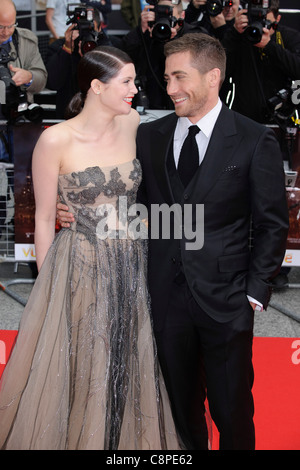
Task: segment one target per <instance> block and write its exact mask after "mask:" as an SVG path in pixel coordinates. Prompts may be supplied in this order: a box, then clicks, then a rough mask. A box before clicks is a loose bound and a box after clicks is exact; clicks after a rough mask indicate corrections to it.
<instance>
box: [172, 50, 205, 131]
mask: <svg viewBox="0 0 300 470" xmlns="http://www.w3.org/2000/svg"><path fill="white" fill-rule="evenodd" d="M165 79H166V82H167V93H168V95H169V96H170V98H171V99H172V101H173V103H174V106H175V112H176V114H177V116H181V117H182V116H186V117H188V118H190V120H191V122H194V123H195V122H197V121H198V120H199V119H200V118H201V117H202V116H203V115H204V114H205V113H206V111H205V110H206V108H207V106H206V105H207V102H208V97H209V91H210V90H209V84H208V73H206V74H201V73H200V72H199V71H198V70H197V69H196V68H195V67H193V66H192V65H191V56H190V52H179V53H176V54H172V55H170V56H169V57H167V58H166V66H165Z"/></svg>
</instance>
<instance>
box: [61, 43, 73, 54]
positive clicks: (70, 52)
mask: <svg viewBox="0 0 300 470" xmlns="http://www.w3.org/2000/svg"><path fill="white" fill-rule="evenodd" d="M62 49H63V50H64V51H65V52H67V53H68V54H72V49H71V48H70V47H68V46H66V45H65V44H64V45H63V46H62Z"/></svg>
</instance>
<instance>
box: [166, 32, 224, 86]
mask: <svg viewBox="0 0 300 470" xmlns="http://www.w3.org/2000/svg"><path fill="white" fill-rule="evenodd" d="M164 50H165V56H166V57H168V56H170V55H172V54H176V53H180V52H190V54H191V57H192V61H193V64H192V65H193V67H195V68H196V69H198V70H199V72H200V73H202V74H205V73H207V72H209V71H210V70H212V69H214V68H218V69H220V72H221V74H220V81H221V83H220V85H221V84H222V83H223V81H224V79H225V72H226V53H225V49H224V47H223V46H222V44H221V43H220V41H218V39H215V38H213V37H211V36H209V35H208V34H203V33H189V34H184V35H183V36H181V37H180V38H178V39H174V40H173V41H170V42H168V43H166V45H165V49H164Z"/></svg>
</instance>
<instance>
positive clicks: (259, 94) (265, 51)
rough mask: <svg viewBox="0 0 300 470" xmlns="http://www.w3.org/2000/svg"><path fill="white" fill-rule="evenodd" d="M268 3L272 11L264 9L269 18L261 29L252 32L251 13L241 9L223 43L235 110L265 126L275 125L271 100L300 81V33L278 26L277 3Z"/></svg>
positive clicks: (262, 22) (279, 17) (272, 1)
mask: <svg viewBox="0 0 300 470" xmlns="http://www.w3.org/2000/svg"><path fill="white" fill-rule="evenodd" d="M252 3H255V4H257V3H260V2H257V0H256V1H255V2H253V0H252ZM261 3H262V2H261ZM269 3H270V4H269V8H266V9H263V8H262V9H261V10H263V11H265V15H266V21H261V28H259V27H256V26H255V27H253V28H252V29H251V28H250V29H249V28H248V26H249V17H248V10H246V9H241V10H240V11H239V12H238V14H237V15H236V18H235V22H234V27H232V28H230V29H229V30H228V31H227V32H226V33H225V35H224V38H223V40H222V43H223V45H224V47H225V49H226V53H227V80H229V78H230V77H231V78H232V80H233V82H234V84H235V96H234V101H233V104H232V109H234V110H236V111H238V112H240V113H241V114H244V115H246V116H248V117H250V118H252V119H254V120H255V121H257V122H260V123H265V124H268V123H274V122H276V116H275V115H274V112H273V109H272V107H270V104H269V100H270V99H272V98H273V97H274V96H275V95H276V94H277V93H278V92H279V91H280V90H282V89H287V90H289V89H290V88H291V83H292V80H299V78H300V33H299V32H298V31H296V30H293V29H291V28H288V27H285V26H282V25H281V24H280V23H279V22H280V19H281V15H280V14H279V1H278V0H271V1H270V2H269ZM250 4H251V1H250V2H249V5H250ZM251 20H252V19H251ZM251 24H252V23H251V22H250V25H251ZM258 26H259V25H258ZM266 26H267V27H266ZM260 29H261V35H260V36H259V30H260ZM255 34H258V37H257V39H256V38H255V37H253V35H254V36H255ZM256 41H257V42H256ZM223 92H224V88H223ZM221 94H222V93H221ZM223 98H224V101H225V96H223Z"/></svg>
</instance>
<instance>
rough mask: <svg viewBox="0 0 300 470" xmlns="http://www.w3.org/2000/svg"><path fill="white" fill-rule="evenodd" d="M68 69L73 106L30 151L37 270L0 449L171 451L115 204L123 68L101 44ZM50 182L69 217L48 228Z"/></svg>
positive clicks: (128, 95) (131, 239)
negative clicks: (73, 79)
mask: <svg viewBox="0 0 300 470" xmlns="http://www.w3.org/2000/svg"><path fill="white" fill-rule="evenodd" d="M78 76H79V86H80V90H81V93H79V94H78V95H76V96H75V97H74V100H73V102H72V103H71V109H72V112H73V111H74V110H75V113H74V114H76V109H77V108H78V107H79V110H80V112H79V114H77V115H76V116H75V117H73V118H71V119H68V120H67V121H64V122H62V123H59V124H57V125H55V126H53V127H51V128H49V129H47V130H45V131H44V132H43V134H42V135H41V137H40V139H39V141H38V143H37V145H36V148H35V151H34V154H33V180H34V190H35V198H36V232H35V242H36V256H37V265H38V269H39V275H38V278H37V280H36V282H35V285H34V287H33V290H32V293H31V296H30V299H29V301H28V304H27V306H26V307H25V310H24V313H23V316H22V319H21V323H20V328H19V333H18V337H17V342H16V345H15V347H14V348H13V351H12V354H11V357H10V359H9V361H8V364H7V366H6V368H5V371H4V373H3V376H2V379H1V383H0V448H2V449H19V450H20V449H21V450H25V449H50V450H59V449H62V450H64V449H65V450H66V449H112V450H116V449H130V450H134V449H179V446H178V441H177V437H176V432H175V429H174V424H173V420H172V416H171V411H170V406H169V402H168V398H167V394H166V390H165V385H164V382H163V380H162V377H161V373H160V369H159V365H158V362H157V356H156V349H155V343H154V340H153V333H152V325H151V320H150V313H149V298H148V292H147V287H146V254H147V253H146V250H147V246H146V243H147V242H146V240H145V239H143V237H142V236H140V237H137V236H134V234H133V233H131V234H130V233H129V232H130V230H128V228H129V227H130V222H132V219H130V218H125V216H127V213H126V211H125V212H124V210H123V209H122V210H121V206H122V204H123V206H122V207H123V208H124V203H125V202H127V206H128V208H129V207H131V205H132V204H134V202H135V197H136V192H137V189H138V186H139V183H140V180H141V169H140V166H139V163H138V161H137V160H136V159H135V158H134V157H135V135H136V129H137V126H138V124H139V117H138V114H137V113H136V112H135V111H134V110H132V109H131V100H132V97H133V95H134V94H135V93H136V91H137V90H136V88H135V85H134V78H135V71H134V66H133V64H132V63H131V61H130V59H129V58H128V57H127V56H126V55H125V54H124V53H123V52H122V51H119V50H117V49H114V48H110V47H102V48H97V49H95V50H94V51H92V52H89V53H88V54H86V55H85V56H84V57H83V58H82V60H81V63H80V66H79V70H78ZM81 108H82V109H81ZM57 188H58V189H57ZM57 191H58V192H59V194H60V197H61V199H62V200H63V201H64V202H65V203H66V204H67V205H68V206H69V208H71V210H72V212H73V213H74V215H75V219H76V222H74V223H72V224H71V227H70V228H69V229H66V228H64V229H62V230H61V231H60V232H59V233H58V235H57V236H56V237H55V218H56V202H57ZM121 202H122V204H120V203H121ZM109 220H111V221H113V223H112V224H110V223H109V222H108V221H109ZM141 227H142V225H141ZM135 235H136V234H135Z"/></svg>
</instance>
